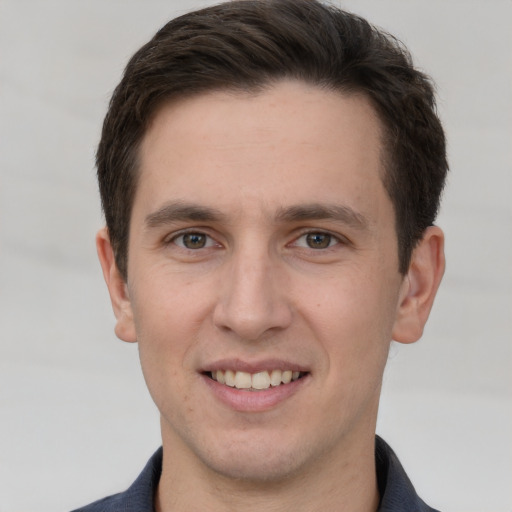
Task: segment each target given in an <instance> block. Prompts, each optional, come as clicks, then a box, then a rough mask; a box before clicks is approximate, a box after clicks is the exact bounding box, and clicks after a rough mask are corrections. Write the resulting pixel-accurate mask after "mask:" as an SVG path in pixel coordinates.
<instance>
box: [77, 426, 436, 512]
mask: <svg viewBox="0 0 512 512" xmlns="http://www.w3.org/2000/svg"><path fill="white" fill-rule="evenodd" d="M162 456H163V450H162V448H161V447H160V448H159V449H158V450H157V451H156V452H155V453H154V455H153V456H152V457H151V458H150V459H149V461H148V463H147V464H146V467H145V468H144V469H143V470H142V473H141V474H140V475H139V477H138V478H137V480H135V482H134V483H133V484H132V485H131V486H130V488H129V489H128V490H127V491H125V492H123V493H120V494H115V495H114V496H110V497H108V498H104V499H102V500H99V501H96V502H94V503H92V504H91V505H89V506H88V507H85V508H82V509H78V510H75V511H74V512H121V511H122V512H154V510H155V509H154V496H155V493H156V489H157V487H158V482H159V480H160V475H161V473H162ZM375 466H376V471H377V483H378V487H379V493H380V496H381V499H380V505H379V508H378V510H377V512H439V511H437V510H435V509H433V508H430V507H429V506H428V505H427V504H425V502H423V501H422V500H421V498H420V497H419V496H418V495H417V494H416V491H415V490H414V487H413V485H412V483H411V481H410V480H409V477H408V476H407V474H406V473H405V471H404V469H403V467H402V465H401V464H400V461H399V460H398V457H397V456H396V455H395V452H393V450H392V449H391V448H390V447H389V445H388V444H387V443H386V442H385V441H384V440H383V439H381V438H380V437H379V436H376V438H375Z"/></svg>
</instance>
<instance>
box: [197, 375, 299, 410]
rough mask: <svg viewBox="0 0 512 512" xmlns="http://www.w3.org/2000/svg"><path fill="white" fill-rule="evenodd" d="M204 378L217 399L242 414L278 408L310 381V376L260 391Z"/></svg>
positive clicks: (203, 376) (205, 376) (204, 376)
mask: <svg viewBox="0 0 512 512" xmlns="http://www.w3.org/2000/svg"><path fill="white" fill-rule="evenodd" d="M202 378H203V381H204V382H205V384H206V385H207V386H208V387H209V388H210V390H211V391H212V392H213V394H214V395H215V396H216V398H218V399H219V400H220V401H221V402H223V403H224V404H225V405H227V406H229V407H230V408H231V409H234V410H235V411H241V412H263V411H268V410H270V409H272V408H274V407H276V406H277V405H279V404H280V403H281V402H284V401H285V400H287V399H288V398H290V397H291V396H292V395H294V394H295V393H297V391H299V389H301V388H302V387H303V386H304V384H306V382H307V381H308V380H309V374H307V375H304V376H303V377H301V378H300V379H297V380H294V381H292V382H290V383H288V384H281V385H280V386H276V387H270V388H268V389H262V390H259V391H248V390H246V389H237V388H232V387H229V386H226V385H225V384H220V383H219V382H217V381H216V380H213V379H211V378H210V377H208V376H207V375H202Z"/></svg>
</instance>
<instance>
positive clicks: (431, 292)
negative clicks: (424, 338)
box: [393, 226, 445, 343]
mask: <svg viewBox="0 0 512 512" xmlns="http://www.w3.org/2000/svg"><path fill="white" fill-rule="evenodd" d="M444 268H445V259H444V234H443V232H442V230H441V229H440V228H438V227H437V226H431V227H429V228H427V229H426V231H425V234H424V235H423V238H422V239H421V240H420V242H419V243H418V245H417V246H416V247H415V248H414V250H413V253H412V257H411V263H410V265H409V270H408V272H407V275H406V276H405V277H404V281H403V283H402V289H401V291H400V302H399V304H398V311H397V317H396V320H395V324H394V326H393V339H394V340H395V341H398V342H400V343H413V342H415V341H417V340H419V339H420V338H421V335H422V334H423V328H424V326H425V323H426V321H427V319H428V316H429V314H430V310H431V308H432V304H433V303H434V298H435V296H436V293H437V289H438V288H439V284H440V283H441V279H442V277H443V274H444Z"/></svg>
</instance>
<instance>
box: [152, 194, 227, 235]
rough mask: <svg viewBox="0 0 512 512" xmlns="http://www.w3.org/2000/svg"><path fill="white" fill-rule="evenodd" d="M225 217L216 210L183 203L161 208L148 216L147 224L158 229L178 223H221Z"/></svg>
mask: <svg viewBox="0 0 512 512" xmlns="http://www.w3.org/2000/svg"><path fill="white" fill-rule="evenodd" d="M224 218H225V215H224V214H223V213H221V212H220V211H219V210H216V209H215V208H209V207H205V206H198V205H195V204H188V203H184V202H181V201H178V202H172V203H166V204H164V205H163V206H162V207H161V208H159V209H158V210H156V211H155V212H153V213H150V214H149V215H147V216H146V219H145V224H146V226H147V227H149V228H156V227H159V226H162V225H165V224H170V223H172V222H178V221H194V222H219V221H221V220H223V219H224Z"/></svg>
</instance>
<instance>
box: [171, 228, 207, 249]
mask: <svg viewBox="0 0 512 512" xmlns="http://www.w3.org/2000/svg"><path fill="white" fill-rule="evenodd" d="M171 241H172V242H173V243H175V244H176V245H177V246H178V247H183V248H184V249H192V250H194V249H204V248H206V247H213V246H214V245H215V241H214V240H213V239H212V238H211V237H209V236H208V235H205V234H204V233H192V232H191V233H182V234H181V235H177V236H175V237H174V238H173V239H172V240H171Z"/></svg>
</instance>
